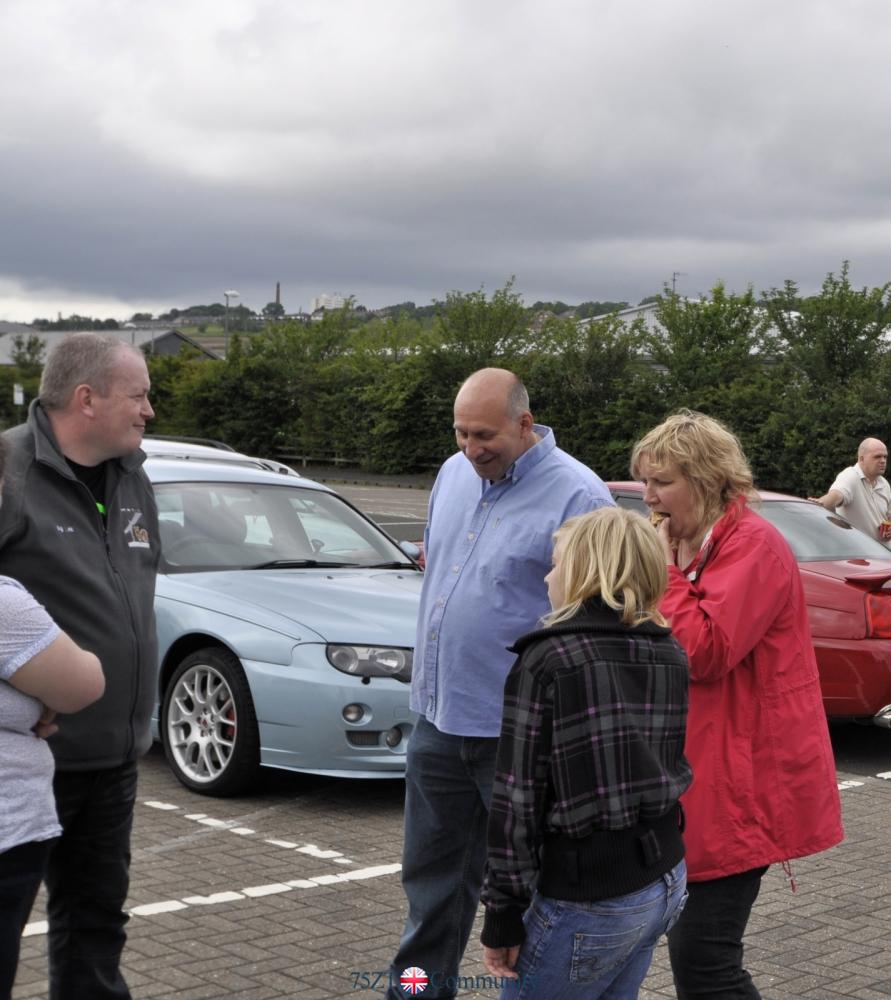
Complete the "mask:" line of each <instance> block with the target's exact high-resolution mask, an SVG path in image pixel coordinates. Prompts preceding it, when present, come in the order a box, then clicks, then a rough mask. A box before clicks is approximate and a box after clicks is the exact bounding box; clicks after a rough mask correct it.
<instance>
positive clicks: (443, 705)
mask: <svg viewBox="0 0 891 1000" xmlns="http://www.w3.org/2000/svg"><path fill="white" fill-rule="evenodd" d="M535 432H536V433H537V434H538V435H539V436H540V438H541V440H540V441H538V442H537V443H536V444H535V445H533V446H532V447H531V448H530V449H529V450H528V451H525V452H523V454H522V455H520V457H519V458H518V459H517V460H516V462H514V464H513V465H512V466H511V467H510V468H509V469H508V471H507V475H506V476H505V477H504V479H502V480H500V481H499V482H497V483H491V482H489V481H488V480H486V479H481V478H480V476H478V475H477V474H476V472H474V470H473V466H472V465H471V464H470V462H469V461H468V460H467V459H466V458H465V457H464V455H463V454H462V453H461V452H459V453H457V454H455V455H452V457H451V458H450V459H448V460H447V461H446V462H445V464H444V465H443V466H442V468H441V469H440V471H439V475H438V476H437V477H436V483H435V484H434V487H433V492H432V493H431V495H430V509H429V515H428V520H427V529H426V531H425V533H424V546H425V552H426V558H427V569H426V571H425V574H424V586H423V589H422V592H421V607H420V612H419V617H418V634H417V641H416V643H415V657H414V667H413V676H412V692H411V707H412V708H413V709H414V710H415V711H416V712H419V713H421V714H423V715H425V716H426V717H427V719H428V720H429V721H430V722H432V723H433V725H434V726H436V728H437V729H439V730H440V732H444V733H452V734H454V735H457V736H498V734H499V733H500V731H501V707H502V698H503V693H504V679H505V677H506V676H507V673H508V671H509V670H510V667H511V664H512V663H513V661H514V657H513V655H512V654H511V653H508V651H507V647H508V646H510V645H511V644H512V643H513V642H514V641H515V640H516V639H518V638H519V637H520V636H521V635H523V634H524V633H525V632H529V631H530V630H531V629H533V628H535V626H536V624H537V622H538V620H539V618H541V616H542V615H544V614H546V613H547V612H548V610H550V605H549V603H548V589H547V586H546V585H545V582H544V577H545V575H546V574H547V573H548V571H549V570H550V568H551V553H552V550H553V537H552V536H553V534H554V532H555V531H556V530H557V528H559V527H560V525H561V524H562V523H563V522H564V521H565V520H566V519H567V518H569V517H574V516H575V515H576V514H583V513H585V512H586V511H589V510H594V509H595V508H596V507H601V506H604V505H612V502H613V500H612V497H611V496H610V493H609V490H607V488H606V486H605V485H604V484H603V481H602V480H601V479H600V477H599V476H597V475H595V474H594V473H593V472H592V471H591V470H590V469H589V468H588V467H587V466H585V465H582V463H581V462H578V461H576V459H574V458H572V456H571V455H567V454H566V452H565V451H561V450H560V449H559V448H558V447H557V443H556V441H555V439H554V434H553V432H552V431H551V429H550V428H549V427H544V426H542V425H540V424H536V425H535Z"/></svg>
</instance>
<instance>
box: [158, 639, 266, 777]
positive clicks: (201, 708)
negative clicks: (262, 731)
mask: <svg viewBox="0 0 891 1000" xmlns="http://www.w3.org/2000/svg"><path fill="white" fill-rule="evenodd" d="M161 719H162V726H163V730H164V752H165V754H166V755H167V760H168V762H169V764H170V766H171V768H172V769H173V773H174V774H175V775H176V776H177V778H179V780H180V781H181V782H182V783H183V784H184V785H185V786H186V788H191V789H192V791H194V792H201V793H202V794H203V795H236V794H238V792H240V791H242V790H243V789H244V788H245V786H246V785H248V784H249V783H250V782H251V780H252V779H253V778H254V777H255V776H256V773H257V769H258V768H259V766H260V736H259V731H258V729H257V716H256V713H255V711H254V703H253V701H252V699H251V691H250V688H249V687H248V682H247V678H246V677H245V676H244V670H243V669H242V667H241V663H240V662H239V660H238V657H237V656H235V654H234V653H232V652H230V650H228V649H219V648H216V649H213V648H211V649H199V650H198V651H197V652H195V653H192V654H191V655H190V656H187V657H186V658H185V659H184V660H183V661H182V663H180V665H179V666H178V667H177V668H176V670H175V671H174V672H173V676H172V677H171V678H170V683H169V684H168V685H167V689H166V691H165V692H164V703H163V706H162V710H161Z"/></svg>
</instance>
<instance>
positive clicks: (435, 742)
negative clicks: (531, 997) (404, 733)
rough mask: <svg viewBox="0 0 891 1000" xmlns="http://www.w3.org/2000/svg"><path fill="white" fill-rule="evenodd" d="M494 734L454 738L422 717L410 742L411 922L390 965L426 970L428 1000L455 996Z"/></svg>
mask: <svg viewBox="0 0 891 1000" xmlns="http://www.w3.org/2000/svg"><path fill="white" fill-rule="evenodd" d="M497 746H498V739H497V737H482V736H481V737H475V736H451V735H449V734H448V733H441V732H440V731H439V730H438V729H437V728H436V727H435V726H433V725H432V724H431V723H429V722H428V721H427V720H426V719H424V718H423V717H421V718H420V719H419V720H418V724H417V726H416V727H415V731H414V732H413V733H412V737H411V740H410V742H409V744H408V760H407V764H406V773H405V841H404V844H403V848H402V887H403V889H404V890H405V895H406V898H407V900H408V919H407V920H406V922H405V930H404V931H403V934H402V940H401V942H400V944H399V950H398V951H397V952H396V957H395V958H394V959H393V963H392V966H391V970H390V988H389V991H388V992H387V997H389V998H390V1000H402V998H404V997H405V995H406V994H405V993H404V992H403V991H402V990H401V988H400V986H399V976H400V974H401V972H402V970H403V969H406V968H408V967H411V966H417V967H420V968H422V969H424V971H425V972H426V973H427V975H428V977H429V980H430V982H429V985H428V986H427V988H426V989H425V990H424V1000H434V998H441V997H453V996H455V993H456V992H457V990H456V984H455V978H456V977H457V975H458V966H459V964H460V962H461V958H462V956H463V955H464V949H465V948H466V947H467V940H468V938H469V937H470V931H471V929H472V927H473V921H474V918H475V916H476V911H477V908H478V906H479V898H480V889H481V888H482V884H483V868H484V866H485V862H486V826H487V823H488V818H489V803H490V801H491V799H492V782H493V780H494V777H495V751H496V748H497Z"/></svg>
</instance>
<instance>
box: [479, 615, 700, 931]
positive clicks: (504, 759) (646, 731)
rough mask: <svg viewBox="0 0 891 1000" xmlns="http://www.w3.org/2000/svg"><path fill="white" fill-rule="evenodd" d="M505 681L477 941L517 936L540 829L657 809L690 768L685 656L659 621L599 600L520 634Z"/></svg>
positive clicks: (674, 794)
mask: <svg viewBox="0 0 891 1000" xmlns="http://www.w3.org/2000/svg"><path fill="white" fill-rule="evenodd" d="M513 649H514V651H515V652H518V653H519V654H520V655H519V657H518V659H517V661H516V663H515V664H514V666H513V668H512V669H511V672H510V674H509V675H508V678H507V681H506V683H505V689H504V719H503V723H502V729H501V738H500V742H499V745H498V757H497V762H496V773H495V783H494V786H493V792H492V804H491V808H490V813H489V830H488V866H487V872H486V880H485V884H484V887H483V894H482V899H483V902H484V903H485V905H486V925H487V929H486V930H484V940H486V939H487V937H488V939H490V940H492V939H494V938H498V939H500V940H502V941H503V940H504V934H505V931H506V932H507V936H508V939H510V940H511V943H512V944H519V943H521V942H522V941H523V939H524V933H523V927H522V914H523V912H524V911H525V909H526V907H527V906H528V904H529V901H530V899H531V896H532V892H533V890H534V888H535V882H536V878H537V875H538V871H539V851H540V848H541V844H542V841H543V839H544V838H545V836H547V835H549V834H561V835H565V836H568V837H573V838H581V837H585V836H587V835H589V834H591V833H594V832H595V831H602V830H624V829H627V828H629V827H632V826H634V825H635V824H636V823H638V822H649V821H653V820H656V819H658V818H659V817H661V816H663V815H664V814H665V813H667V812H668V810H669V809H671V808H672V806H674V805H675V804H676V803H677V801H678V799H679V798H680V796H681V794H682V793H683V792H684V790H685V789H686V788H687V787H688V786H689V784H690V782H691V780H692V775H691V771H690V766H689V764H688V763H687V760H686V758H685V757H684V733H685V725H686V718H687V658H686V656H685V654H684V652H683V650H682V649H681V647H680V646H679V645H678V643H677V642H676V641H675V639H674V638H673V637H672V636H671V632H670V630H669V629H667V628H663V627H661V626H658V625H655V624H653V623H649V622H648V623H645V624H643V625H638V626H636V627H634V628H630V627H628V626H625V625H623V624H622V623H621V621H620V620H619V618H618V615H617V614H616V613H615V612H614V611H612V610H611V609H610V608H608V607H607V606H606V605H604V604H603V603H602V602H601V601H599V600H593V601H589V602H587V603H586V605H585V606H584V607H583V609H582V611H581V612H580V614H579V615H577V616H576V617H575V618H573V619H571V620H569V621H566V622H561V623H559V624H557V625H555V626H552V627H550V628H545V629H541V630H539V631H536V632H532V633H530V634H528V635H526V636H523V637H522V638H521V639H520V640H518V642H517V643H516V644H515V646H514V647H513Z"/></svg>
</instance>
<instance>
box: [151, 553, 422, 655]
mask: <svg viewBox="0 0 891 1000" xmlns="http://www.w3.org/2000/svg"><path fill="white" fill-rule="evenodd" d="M423 578H424V577H423V574H422V573H418V572H412V571H405V572H403V571H401V570H352V569H343V570H337V569H333V570H332V569H318V570H313V569H300V570H288V569H277V570H224V571H221V572H212V573H176V574H169V575H160V576H159V577H158V584H157V595H158V597H159V598H162V599H165V600H168V601H176V602H178V603H181V604H188V605H192V606H194V607H197V608H203V609H208V610H211V611H214V612H216V613H218V614H224V615H228V616H230V617H232V618H237V619H240V620H242V621H248V622H252V623H254V624H256V625H260V626H262V627H264V628H270V629H273V630H275V631H278V632H283V633H285V634H287V635H291V636H293V637H294V638H295V639H302V640H303V641H309V642H318V641H323V642H345V643H362V644H364V645H373V644H375V643H379V644H385V645H395V646H414V643H415V627H416V624H417V615H418V601H419V598H420V593H421V583H422V581H423Z"/></svg>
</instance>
